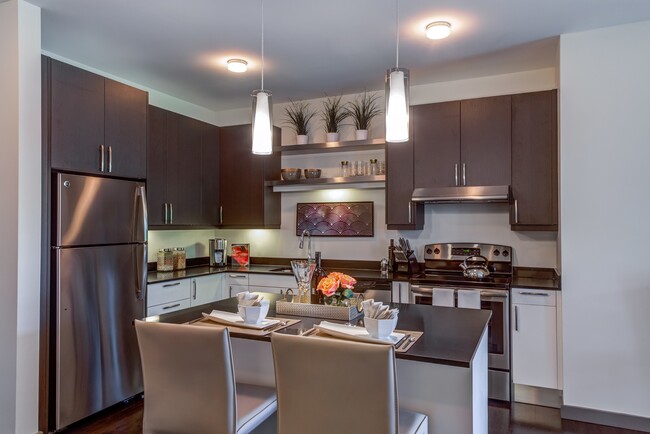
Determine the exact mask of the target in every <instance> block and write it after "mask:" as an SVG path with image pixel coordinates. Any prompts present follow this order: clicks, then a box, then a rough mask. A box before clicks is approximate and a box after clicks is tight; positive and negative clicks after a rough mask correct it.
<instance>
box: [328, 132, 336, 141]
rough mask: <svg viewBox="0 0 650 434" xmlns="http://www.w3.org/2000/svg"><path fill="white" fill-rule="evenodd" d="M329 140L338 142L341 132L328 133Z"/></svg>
mask: <svg viewBox="0 0 650 434" xmlns="http://www.w3.org/2000/svg"><path fill="white" fill-rule="evenodd" d="M327 141H328V142H338V141H339V133H327Z"/></svg>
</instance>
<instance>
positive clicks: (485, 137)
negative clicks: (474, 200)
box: [460, 95, 511, 185]
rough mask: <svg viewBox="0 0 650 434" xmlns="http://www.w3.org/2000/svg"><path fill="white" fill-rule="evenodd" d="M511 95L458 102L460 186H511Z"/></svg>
mask: <svg viewBox="0 0 650 434" xmlns="http://www.w3.org/2000/svg"><path fill="white" fill-rule="evenodd" d="M510 106H511V102H510V95H505V96H495V97H489V98H477V99H468V100H463V101H461V102H460V150H461V154H460V162H461V167H460V185H508V184H510V147H511V146H510Z"/></svg>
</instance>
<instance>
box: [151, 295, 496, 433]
mask: <svg viewBox="0 0 650 434" xmlns="http://www.w3.org/2000/svg"><path fill="white" fill-rule="evenodd" d="M264 296H265V298H267V299H268V300H270V301H271V309H270V310H269V316H276V313H275V301H276V300H280V299H282V296H280V295H277V294H269V293H265V294H264ZM394 306H395V307H398V308H399V309H400V313H399V320H398V323H397V328H398V329H400V330H412V331H422V332H423V333H424V334H423V336H422V337H421V338H420V339H418V341H417V342H415V344H414V345H413V346H412V347H411V348H410V349H409V351H408V352H406V353H397V354H396V358H397V377H398V391H399V392H398V393H399V401H400V406H401V407H403V408H405V409H408V410H412V411H418V412H420V413H424V414H427V415H428V416H429V432H430V433H445V434H454V433H459V434H469V433H472V434H486V433H487V362H488V358H487V331H488V328H487V325H488V321H489V319H490V312H488V311H483V310H473V309H456V308H447V307H436V306H423V305H411V304H399V305H394ZM213 309H217V310H222V311H229V312H236V311H237V299H236V298H229V299H226V300H222V301H218V302H214V303H210V304H206V305H203V306H197V307H195V308H191V309H185V310H182V311H178V312H172V313H169V314H165V315H160V316H154V317H149V318H147V320H148V321H160V322H172V323H185V322H190V321H192V320H195V319H197V318H200V317H201V313H203V312H205V313H209V312H211V311H212V310H213ZM280 316H281V317H286V318H292V319H300V320H301V321H300V322H299V323H297V324H294V325H292V326H290V327H287V328H285V329H282V330H280V331H278V332H277V333H288V334H294V335H299V334H302V333H304V332H306V331H307V330H309V329H311V328H312V326H313V325H314V324H318V323H320V321H322V319H320V318H311V317H298V316H289V315H280ZM362 318H363V317H361V318H359V319H358V320H355V321H352V323H353V324H354V323H357V324H358V323H360V322H361V321H362ZM231 337H232V338H233V339H232V347H233V359H234V364H235V375H236V378H237V381H240V382H244V383H252V384H260V385H268V386H274V385H275V375H274V371H273V355H272V352H271V345H270V341H271V339H270V336H268V335H267V336H251V335H243V334H238V333H236V332H232V333H231ZM305 369H309V360H305ZM316 375H317V373H316ZM333 381H354V373H350V374H346V376H345V377H342V378H341V379H340V380H337V379H333ZM351 411H353V409H351Z"/></svg>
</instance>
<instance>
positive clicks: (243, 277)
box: [224, 273, 248, 298]
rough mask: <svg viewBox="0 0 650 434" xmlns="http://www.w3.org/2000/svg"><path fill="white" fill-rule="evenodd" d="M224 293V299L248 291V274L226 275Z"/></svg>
mask: <svg viewBox="0 0 650 434" xmlns="http://www.w3.org/2000/svg"><path fill="white" fill-rule="evenodd" d="M226 282H227V286H226V293H224V297H226V298H229V297H234V296H235V294H239V293H240V292H247V291H248V274H244V273H228V274H227V275H226Z"/></svg>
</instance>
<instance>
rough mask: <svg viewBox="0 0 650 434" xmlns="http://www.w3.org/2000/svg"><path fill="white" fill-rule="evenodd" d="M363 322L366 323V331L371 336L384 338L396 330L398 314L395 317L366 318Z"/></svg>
mask: <svg viewBox="0 0 650 434" xmlns="http://www.w3.org/2000/svg"><path fill="white" fill-rule="evenodd" d="M363 323H364V324H365V325H366V331H367V332H368V334H369V335H370V336H371V337H373V338H379V339H384V338H387V337H388V336H390V334H391V333H393V332H394V331H395V327H396V326H397V316H396V317H395V318H393V319H374V318H364V319H363Z"/></svg>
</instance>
